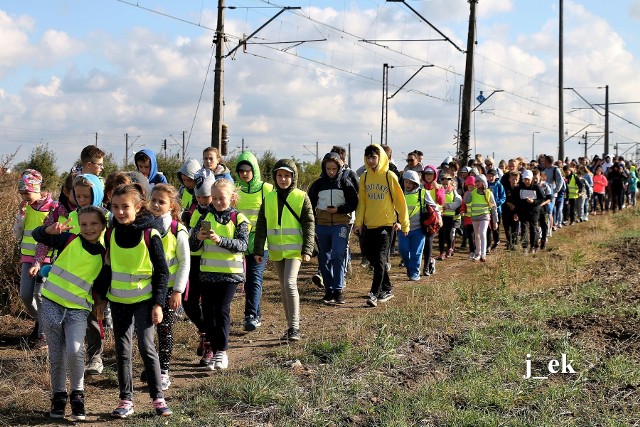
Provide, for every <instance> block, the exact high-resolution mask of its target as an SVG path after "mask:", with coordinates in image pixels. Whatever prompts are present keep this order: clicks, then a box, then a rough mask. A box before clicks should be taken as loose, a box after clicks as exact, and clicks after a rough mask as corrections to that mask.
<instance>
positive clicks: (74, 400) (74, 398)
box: [69, 390, 87, 421]
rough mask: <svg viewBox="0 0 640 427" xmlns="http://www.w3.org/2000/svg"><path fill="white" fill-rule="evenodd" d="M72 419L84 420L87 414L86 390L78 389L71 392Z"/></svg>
mask: <svg viewBox="0 0 640 427" xmlns="http://www.w3.org/2000/svg"><path fill="white" fill-rule="evenodd" d="M69 402H70V403H71V421H84V420H85V419H86V418H87V414H86V413H85V411H84V392H83V391H81V390H76V391H72V392H71V398H70V399H69Z"/></svg>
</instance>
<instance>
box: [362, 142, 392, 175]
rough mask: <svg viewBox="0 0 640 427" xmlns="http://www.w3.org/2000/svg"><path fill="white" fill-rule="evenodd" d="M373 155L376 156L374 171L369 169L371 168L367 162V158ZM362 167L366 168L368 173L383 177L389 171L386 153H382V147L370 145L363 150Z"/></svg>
mask: <svg viewBox="0 0 640 427" xmlns="http://www.w3.org/2000/svg"><path fill="white" fill-rule="evenodd" d="M374 154H375V155H377V156H378V166H377V167H376V170H373V169H371V166H370V164H369V162H368V161H367V158H368V157H369V156H371V155H374ZM364 165H365V166H366V168H367V172H368V173H376V174H378V175H384V174H386V173H387V171H388V170H389V156H387V153H386V152H385V151H384V149H383V148H382V146H380V145H378V144H371V145H369V146H368V147H367V148H365V149H364Z"/></svg>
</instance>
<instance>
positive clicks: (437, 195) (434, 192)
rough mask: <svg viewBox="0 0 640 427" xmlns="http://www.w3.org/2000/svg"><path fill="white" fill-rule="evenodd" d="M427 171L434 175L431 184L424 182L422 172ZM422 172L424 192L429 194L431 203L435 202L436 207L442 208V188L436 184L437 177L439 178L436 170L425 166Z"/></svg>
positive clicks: (432, 166)
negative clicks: (429, 170) (431, 171)
mask: <svg viewBox="0 0 640 427" xmlns="http://www.w3.org/2000/svg"><path fill="white" fill-rule="evenodd" d="M427 169H431V170H433V172H434V174H435V175H434V178H433V181H432V182H431V183H428V182H427V181H425V180H424V171H426V170H427ZM422 172H423V175H422V186H423V187H424V189H425V190H427V191H428V192H429V194H430V195H431V198H432V199H433V201H434V202H436V205H438V206H442V205H443V203H444V188H443V187H442V186H441V185H440V184H438V177H439V171H438V169H436V167H435V166H434V165H427V166H425V167H424V170H423V171H422Z"/></svg>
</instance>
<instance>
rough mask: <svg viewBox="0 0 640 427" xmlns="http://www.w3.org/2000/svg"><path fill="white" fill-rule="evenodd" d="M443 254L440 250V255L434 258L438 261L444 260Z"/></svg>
mask: <svg viewBox="0 0 640 427" xmlns="http://www.w3.org/2000/svg"><path fill="white" fill-rule="evenodd" d="M444 258H445V256H444V254H443V253H442V252H440V255H438V258H436V259H437V260H438V261H444Z"/></svg>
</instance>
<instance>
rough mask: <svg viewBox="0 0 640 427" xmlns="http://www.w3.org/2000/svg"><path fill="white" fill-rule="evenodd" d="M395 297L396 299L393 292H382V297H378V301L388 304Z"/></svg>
mask: <svg viewBox="0 0 640 427" xmlns="http://www.w3.org/2000/svg"><path fill="white" fill-rule="evenodd" d="M393 297H394V295H393V292H391V291H382V292H380V295H378V301H380V302H387V301H389V300H390V299H391V298H393Z"/></svg>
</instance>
